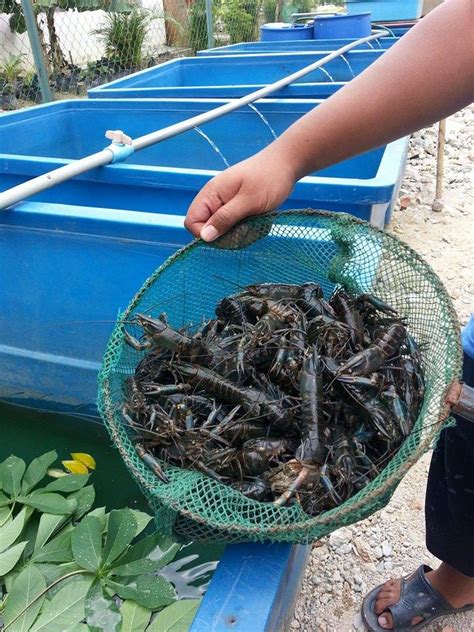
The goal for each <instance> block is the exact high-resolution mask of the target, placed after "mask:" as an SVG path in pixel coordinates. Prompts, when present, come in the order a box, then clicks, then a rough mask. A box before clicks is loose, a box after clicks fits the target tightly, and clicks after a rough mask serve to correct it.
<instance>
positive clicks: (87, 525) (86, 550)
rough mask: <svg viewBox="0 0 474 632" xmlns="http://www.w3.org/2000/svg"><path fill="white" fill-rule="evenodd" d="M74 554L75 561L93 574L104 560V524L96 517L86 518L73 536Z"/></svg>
mask: <svg viewBox="0 0 474 632" xmlns="http://www.w3.org/2000/svg"><path fill="white" fill-rule="evenodd" d="M71 544H72V552H73V555H74V559H75V561H76V562H77V563H78V564H79V565H80V566H81V567H82V568H85V569H86V570H87V571H91V572H93V573H95V572H97V571H98V570H99V568H100V563H101V560H102V524H101V521H100V519H99V518H97V517H95V516H90V515H88V516H86V517H85V518H83V519H82V521H81V523H80V524H79V525H78V526H77V527H76V528H75V530H74V533H73V534H72V540H71Z"/></svg>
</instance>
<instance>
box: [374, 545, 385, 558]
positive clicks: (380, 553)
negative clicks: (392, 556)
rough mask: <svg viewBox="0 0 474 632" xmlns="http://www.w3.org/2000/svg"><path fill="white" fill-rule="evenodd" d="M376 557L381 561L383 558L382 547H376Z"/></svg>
mask: <svg viewBox="0 0 474 632" xmlns="http://www.w3.org/2000/svg"><path fill="white" fill-rule="evenodd" d="M374 555H375V557H376V558H377V559H378V560H380V559H381V558H382V557H383V551H382V547H381V546H376V547H375V549H374Z"/></svg>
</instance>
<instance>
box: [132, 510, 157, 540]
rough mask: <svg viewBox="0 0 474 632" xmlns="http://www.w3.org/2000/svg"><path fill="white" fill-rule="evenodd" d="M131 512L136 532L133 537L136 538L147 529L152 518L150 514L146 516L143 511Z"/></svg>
mask: <svg viewBox="0 0 474 632" xmlns="http://www.w3.org/2000/svg"><path fill="white" fill-rule="evenodd" d="M132 511H133V515H134V516H135V520H136V521H137V532H136V533H135V536H137V535H140V533H141V532H142V531H143V530H144V529H146V528H147V526H148V525H149V523H150V522H151V521H152V520H153V518H152V516H150V514H147V513H145V512H144V511H138V509H133V510H132Z"/></svg>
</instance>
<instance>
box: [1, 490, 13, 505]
mask: <svg viewBox="0 0 474 632" xmlns="http://www.w3.org/2000/svg"><path fill="white" fill-rule="evenodd" d="M11 502H12V500H11V498H8V496H5V494H4V493H3V492H0V507H2V508H6V509H8V507H6V505H10V504H11Z"/></svg>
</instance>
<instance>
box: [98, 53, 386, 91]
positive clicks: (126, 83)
mask: <svg viewBox="0 0 474 632" xmlns="http://www.w3.org/2000/svg"><path fill="white" fill-rule="evenodd" d="M382 54H383V51H376V50H374V51H349V52H348V53H346V55H345V56H344V59H342V58H341V57H337V58H336V59H333V60H332V61H330V62H328V63H326V64H325V66H324V67H325V69H326V71H327V72H328V73H329V74H330V75H331V76H332V78H333V80H334V81H350V79H352V78H353V76H354V75H357V74H359V73H360V72H362V71H363V70H364V69H365V68H367V66H368V65H370V64H371V63H372V62H374V61H375V60H376V59H378V58H379V57H380V56H381V55H382ZM326 55H327V53H324V52H314V53H307V52H306V53H281V54H280V53H276V54H265V55H247V56H246V57H245V63H242V57H241V56H239V55H235V56H232V55H230V56H216V57H205V58H204V57H192V58H184V59H174V60H171V61H169V62H166V63H164V64H161V65H159V66H155V67H153V68H149V69H148V70H144V71H141V72H139V73H136V74H134V75H131V76H129V77H125V78H123V79H119V80H117V81H114V82H112V83H109V84H105V85H103V86H100V87H99V88H95V89H94V90H93V91H91V94H92V93H94V94H96V95H97V96H99V94H100V92H101V90H102V89H104V90H106V89H114V90H115V89H122V88H149V87H171V86H175V87H190V86H223V85H230V86H235V85H248V86H251V85H259V84H268V83H272V82H274V81H277V80H278V79H281V78H282V77H285V76H287V75H288V74H290V73H293V72H296V71H297V70H300V69H301V68H304V67H305V66H308V65H309V64H311V63H314V62H316V61H318V60H319V59H322V58H323V57H325V56H326ZM349 66H350V67H349ZM351 69H352V70H351ZM327 81H330V79H329V78H328V76H327V74H326V73H325V72H324V71H323V70H321V69H319V68H318V69H317V70H315V71H313V72H311V73H309V74H307V75H305V76H304V77H302V78H301V79H299V80H298V81H296V82H295V83H314V82H327Z"/></svg>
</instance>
